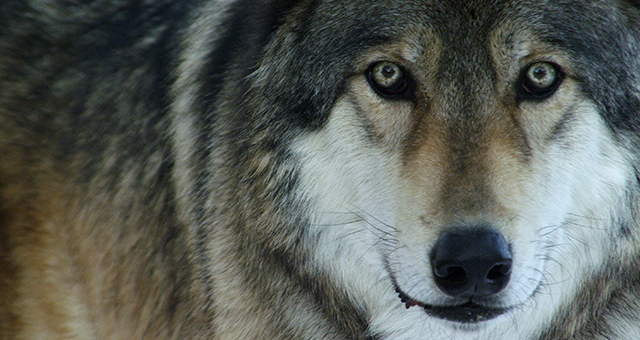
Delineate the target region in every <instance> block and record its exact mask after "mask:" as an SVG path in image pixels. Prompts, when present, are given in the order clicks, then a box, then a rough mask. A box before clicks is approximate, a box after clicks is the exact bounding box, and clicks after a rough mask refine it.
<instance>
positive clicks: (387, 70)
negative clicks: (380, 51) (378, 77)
mask: <svg viewBox="0 0 640 340" xmlns="http://www.w3.org/2000/svg"><path fill="white" fill-rule="evenodd" d="M395 73H396V70H395V69H394V68H393V67H392V66H391V65H385V66H384V67H383V68H382V75H383V76H385V77H386V78H393V76H394V75H395Z"/></svg>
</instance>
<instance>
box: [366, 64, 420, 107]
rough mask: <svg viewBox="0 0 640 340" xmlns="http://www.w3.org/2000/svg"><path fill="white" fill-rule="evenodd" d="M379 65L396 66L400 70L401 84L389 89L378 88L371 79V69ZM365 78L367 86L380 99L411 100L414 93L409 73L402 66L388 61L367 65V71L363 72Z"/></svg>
mask: <svg viewBox="0 0 640 340" xmlns="http://www.w3.org/2000/svg"><path fill="white" fill-rule="evenodd" d="M381 63H391V64H394V65H396V66H398V67H399V68H400V70H402V74H403V77H402V82H401V83H400V84H398V85H395V86H392V87H390V88H389V89H386V88H383V87H381V86H379V85H378V84H377V83H376V81H375V80H374V79H373V69H374V68H375V67H376V66H377V65H379V64H381ZM364 74H365V78H367V82H368V83H369V86H370V87H371V88H372V89H373V90H374V91H375V92H376V93H377V94H378V95H379V96H381V97H383V98H385V99H388V100H407V99H411V98H412V97H413V92H414V88H415V85H414V82H413V80H412V78H411V76H410V75H409V73H408V72H407V69H406V68H404V67H402V65H400V64H398V63H396V62H393V61H390V60H379V61H376V62H373V63H371V65H369V67H368V68H367V70H366V71H365V73H364Z"/></svg>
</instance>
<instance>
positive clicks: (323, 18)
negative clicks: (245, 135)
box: [219, 1, 640, 130]
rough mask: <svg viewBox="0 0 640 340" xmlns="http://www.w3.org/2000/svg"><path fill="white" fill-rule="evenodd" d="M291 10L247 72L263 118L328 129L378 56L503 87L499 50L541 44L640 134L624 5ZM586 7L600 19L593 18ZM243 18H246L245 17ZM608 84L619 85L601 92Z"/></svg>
mask: <svg viewBox="0 0 640 340" xmlns="http://www.w3.org/2000/svg"><path fill="white" fill-rule="evenodd" d="M240 3H241V2H240ZM239 6H240V5H239ZM290 6H291V7H290V8H285V9H284V11H283V12H286V13H294V15H289V16H287V17H286V19H285V18H284V17H283V18H282V20H281V19H279V18H278V17H277V15H276V18H275V19H274V20H273V22H271V23H270V24H273V23H275V24H273V25H271V26H269V27H271V28H272V29H273V30H274V31H273V33H272V34H270V35H263V36H264V37H265V40H263V41H262V43H263V46H262V47H261V48H262V51H263V52H264V54H263V57H262V58H261V60H256V61H255V62H256V64H255V65H253V66H252V67H249V68H248V69H251V70H256V69H257V71H256V72H255V73H254V74H253V75H254V77H253V82H254V83H253V84H252V86H251V91H250V95H249V96H248V97H249V98H251V97H253V98H257V99H254V104H256V106H259V107H262V108H263V109H261V110H257V111H258V112H259V114H260V115H262V116H263V117H262V119H269V118H274V119H276V120H286V121H287V122H288V124H291V121H292V120H293V121H295V122H297V123H298V124H300V125H301V126H302V127H306V128H314V127H318V126H321V125H322V124H323V123H324V122H325V121H326V118H327V116H328V113H329V111H330V109H331V107H332V104H333V102H334V101H335V100H336V98H337V97H338V96H339V95H340V94H341V93H342V92H343V91H344V89H345V86H346V79H347V78H348V77H349V76H352V75H354V74H358V73H360V72H362V68H363V65H362V59H363V58H364V57H363V56H364V55H366V54H367V53H371V52H372V51H376V50H378V51H385V52H386V55H387V57H390V56H394V57H398V58H399V59H403V58H408V59H413V60H408V62H410V61H418V63H417V65H416V67H418V70H417V71H416V73H419V72H424V71H425V70H424V69H420V67H424V66H434V65H433V64H435V66H434V68H433V69H430V70H428V71H433V72H435V75H434V76H433V77H434V78H435V79H438V80H439V81H448V82H457V84H456V86H460V85H462V86H476V87H477V86H479V85H472V84H487V86H489V84H490V83H495V78H496V77H497V73H498V72H499V70H496V69H497V68H500V67H506V65H496V64H495V60H494V59H492V56H491V53H492V49H493V50H495V47H496V46H495V45H497V46H498V48H501V49H503V50H508V51H510V52H511V53H513V54H512V55H510V57H513V58H515V57H519V55H518V53H522V52H523V51H519V49H523V48H524V49H525V51H524V53H527V52H526V49H527V48H530V49H534V48H535V46H531V44H536V43H537V44H545V45H547V46H552V47H549V49H557V50H558V51H561V52H562V53H565V54H566V55H567V57H568V58H569V61H570V63H571V66H572V68H573V69H574V70H576V74H575V77H576V78H577V79H578V80H579V81H580V82H581V86H582V87H583V91H584V93H585V94H586V95H587V96H589V97H590V99H591V100H593V101H594V102H595V103H596V104H597V105H598V106H599V107H600V108H601V109H603V110H602V111H603V112H609V113H610V115H609V116H608V117H606V118H607V122H608V123H609V124H610V125H611V126H612V127H613V128H621V129H625V130H635V129H637V127H638V126H640V124H638V122H636V121H629V120H630V119H634V120H635V119H637V118H635V117H634V115H630V114H627V113H629V112H632V111H633V110H634V109H636V108H637V107H638V106H640V105H636V104H633V103H636V102H637V101H636V100H635V99H634V98H632V96H631V94H629V93H625V92H624V90H622V89H627V88H633V86H630V85H632V84H630V83H631V82H634V81H636V80H635V79H636V78H637V75H636V74H635V73H637V72H636V70H637V69H638V65H637V64H638V60H640V58H638V56H637V51H636V52H635V54H633V53H634V52H633V51H631V52H628V53H625V54H621V53H616V52H615V51H620V50H625V48H624V46H629V45H634V44H637V42H635V41H631V40H633V39H637V38H636V37H637V34H635V36H634V34H632V33H633V31H636V30H638V28H637V27H632V26H631V25H630V24H629V23H628V22H627V21H626V20H625V19H624V13H625V11H626V10H627V9H626V8H625V4H624V3H622V2H612V1H564V2H562V3H555V2H545V3H540V2H536V1H446V2H442V1H403V2H389V1H377V2H375V3H373V2H362V1H339V2H336V1H329V2H308V3H307V2H304V3H302V4H296V5H290ZM585 6H596V7H599V8H600V10H598V11H585V10H584V7H585ZM253 10H254V11H258V12H259V11H261V10H260V9H256V8H254V9H253ZM238 13H241V14H240V15H246V10H245V11H238ZM296 13H297V15H296ZM231 21H232V20H230V22H231ZM239 33H240V35H242V34H246V35H249V34H252V33H251V30H250V29H247V28H243V29H242V30H240V31H238V30H236V31H234V30H230V31H229V32H228V34H233V35H238V34H239ZM523 40H526V41H523ZM527 44H529V45H527ZM492 45H493V46H492ZM223 47H225V46H223ZM223 47H219V48H223ZM627 50H628V49H627ZM407 51H411V52H410V53H409V55H408V54H407V53H406V52H407ZM283 52H284V53H283ZM411 54H412V55H411ZM435 55H437V56H438V58H434V56H435ZM520 57H521V56H520ZM245 59H246V58H245ZM429 63H431V64H432V65H429ZM478 77H480V78H478ZM279 79H280V80H279ZM281 79H287V80H288V81H281ZM478 80H482V81H481V82H480V83H478ZM603 83H606V84H608V85H610V86H608V87H603V86H599V84H603ZM470 90H471V91H474V90H475V91H476V92H478V91H479V90H482V89H470ZM251 93H253V94H254V96H251ZM260 98H262V100H260ZM622 103H625V104H622ZM630 103H631V104H630ZM630 105H631V106H633V107H629V106H630ZM292 112H295V113H296V116H295V117H291V113H292ZM265 116H266V117H265ZM269 120H270V119H269Z"/></svg>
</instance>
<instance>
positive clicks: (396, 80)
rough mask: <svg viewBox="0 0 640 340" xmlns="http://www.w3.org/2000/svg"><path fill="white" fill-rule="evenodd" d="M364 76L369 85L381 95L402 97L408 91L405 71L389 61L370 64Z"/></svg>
mask: <svg viewBox="0 0 640 340" xmlns="http://www.w3.org/2000/svg"><path fill="white" fill-rule="evenodd" d="M366 76H367V80H368V81H369V84H370V85H371V87H372V88H373V89H374V90H375V91H376V92H377V93H378V94H380V95H381V96H383V97H402V96H405V95H406V94H407V93H408V92H409V80H408V78H407V75H406V72H405V71H404V70H403V69H402V67H400V66H398V65H397V64H395V63H392V62H390V61H381V62H377V63H375V64H373V65H371V66H370V67H369V69H368V70H367V73H366Z"/></svg>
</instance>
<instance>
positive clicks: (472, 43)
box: [292, 3, 638, 339]
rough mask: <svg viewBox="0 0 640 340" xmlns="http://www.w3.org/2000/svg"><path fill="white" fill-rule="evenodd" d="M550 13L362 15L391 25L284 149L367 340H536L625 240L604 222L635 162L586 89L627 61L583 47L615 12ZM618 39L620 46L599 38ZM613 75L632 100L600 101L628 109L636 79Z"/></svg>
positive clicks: (527, 9) (622, 195) (613, 221)
mask: <svg viewBox="0 0 640 340" xmlns="http://www.w3.org/2000/svg"><path fill="white" fill-rule="evenodd" d="M494 5H495V4H494ZM565 5H566V6H560V5H558V6H557V7H554V6H551V5H549V4H546V5H544V6H543V5H535V4H524V3H518V4H517V5H515V4H508V5H507V4H504V3H501V4H500V5H496V6H493V7H491V6H487V7H483V6H481V5H477V6H475V5H472V4H468V5H461V4H458V5H453V4H438V5H430V4H423V6H424V7H420V9H418V8H413V12H409V11H407V12H403V11H402V10H403V8H401V9H395V12H393V14H395V15H394V16H391V15H389V16H386V17H385V16H384V15H381V16H377V17H376V20H378V21H380V22H384V24H381V27H392V26H393V24H398V22H402V23H404V24H406V25H407V26H403V28H402V29H399V30H398V33H397V35H393V34H394V33H395V32H394V33H390V34H391V35H393V38H388V39H381V40H383V41H384V42H382V43H380V44H376V45H374V46H368V47H367V48H366V49H365V50H364V51H363V52H362V53H361V54H359V55H358V57H357V58H354V59H355V61H354V63H353V65H352V66H351V67H352V69H351V70H350V72H349V77H348V80H347V82H346V85H345V90H344V92H343V93H341V94H340V95H339V96H338V99H337V101H336V104H335V105H334V107H333V108H332V110H331V113H330V115H329V116H328V118H327V122H326V125H325V126H323V127H322V128H320V129H318V130H317V131H314V132H312V133H309V134H305V135H303V136H301V137H298V138H297V139H296V141H295V142H294V143H292V145H293V148H294V150H296V151H295V153H294V154H295V155H296V156H297V157H299V159H300V164H302V169H303V170H302V171H301V172H302V180H301V185H300V187H301V190H302V191H304V193H305V194H304V195H305V197H306V198H307V199H308V200H309V202H310V203H309V204H310V205H311V207H312V208H310V211H311V214H312V217H313V218H312V221H313V222H312V226H313V229H312V230H313V233H314V235H315V237H316V238H318V239H320V240H321V241H319V242H318V243H317V244H316V248H315V249H312V250H313V251H315V254H316V255H315V256H316V258H317V260H318V262H319V263H322V264H323V265H324V266H326V268H329V269H327V270H329V271H331V272H335V273H337V274H335V275H336V276H337V278H338V279H340V280H343V281H344V282H345V284H346V285H347V286H349V287H352V289H353V291H354V292H355V291H357V292H358V294H356V299H357V300H359V301H361V302H362V303H363V304H365V308H367V310H368V311H369V312H370V313H371V314H372V325H373V327H372V329H373V330H374V332H376V331H378V332H380V333H381V334H396V335H397V337H394V336H392V338H394V339H395V338H402V339H404V338H407V339H408V338H419V337H420V336H421V335H420V334H425V332H429V330H433V329H440V331H439V332H440V333H439V334H441V335H434V337H433V338H447V337H454V338H464V335H463V334H467V333H464V332H463V331H462V330H483V331H481V332H480V333H477V334H476V335H473V336H472V335H466V336H471V337H474V338H478V336H479V337H480V338H482V339H485V338H486V339H495V338H498V337H505V336H506V338H511V336H510V335H508V334H509V333H508V332H509V331H508V329H510V327H513V324H514V323H515V324H517V325H518V329H519V332H521V333H519V334H528V333H535V330H536V329H539V328H541V327H542V326H541V325H542V324H544V322H545V321H547V320H548V318H549V315H550V314H556V313H559V312H560V310H561V308H562V306H564V305H565V304H567V303H569V304H571V303H574V302H571V301H573V300H572V298H571V297H570V296H576V295H578V296H579V295H580V294H583V293H581V289H584V287H583V286H582V284H583V282H584V280H585V279H590V278H592V277H594V276H597V275H598V274H597V273H598V272H599V271H601V270H603V268H602V266H603V265H604V266H607V265H608V263H609V261H612V260H613V261H617V260H616V259H615V258H616V257H617V256H619V253H618V252H619V248H618V247H619V246H620V244H623V243H626V242H628V241H629V240H631V239H633V238H635V236H631V235H629V234H627V232H625V231H623V230H622V229H620V228H621V225H620V219H619V218H618V217H614V216H620V214H621V212H622V211H627V213H624V214H628V212H629V211H631V210H633V209H635V208H633V205H634V204H631V205H630V202H629V196H628V195H629V190H628V189H627V188H629V187H635V186H636V182H637V179H636V178H635V173H636V171H635V170H634V166H633V162H634V161H635V160H634V158H635V156H632V153H630V150H629V149H628V145H627V146H624V144H626V142H622V141H621V140H620V138H619V137H614V136H615V135H618V134H623V135H625V136H629V135H630V131H628V130H629V127H631V129H633V131H635V127H633V126H635V123H622V121H618V120H617V119H616V118H614V117H613V116H612V115H611V113H610V112H611V111H612V110H614V111H615V109H614V108H612V107H608V106H607V104H606V103H604V102H603V99H601V98H598V96H599V95H600V94H596V93H603V92H607V91H609V90H596V91H594V88H597V87H602V86H604V83H602V81H603V79H602V77H606V76H605V75H604V74H603V73H607V72H610V71H611V70H612V68H618V66H616V65H619V64H623V63H631V64H630V65H629V66H628V67H629V68H634V69H635V68H636V67H637V57H633V58H636V60H633V58H631V59H629V60H622V59H624V58H625V57H622V56H621V57H618V58H616V61H615V62H613V61H611V59H608V58H609V57H611V56H610V55H608V52H607V49H608V48H607V46H610V45H607V44H603V42H602V41H600V39H599V38H594V37H586V36H588V35H596V36H597V35H600V34H604V32H609V31H610V28H607V26H615V25H620V22H621V21H620V18H618V19H614V18H615V17H616V16H618V15H619V14H613V17H609V18H600V17H598V18H593V17H589V19H587V18H586V17H582V15H583V14H581V12H579V11H578V10H579V9H581V7H580V6H586V5H581V4H579V3H573V4H565ZM601 5H604V4H601ZM572 6H573V7H572ZM400 7H402V6H400ZM407 7H410V8H412V6H409V5H408V6H407ZM387 17H388V18H389V19H387ZM385 20H389V21H391V22H392V24H389V23H388V22H386V21H385ZM394 20H395V21H394ZM556 20H562V21H563V23H562V24H557V23H556ZM574 20H575V21H574ZM587 20H588V22H589V23H590V25H593V23H594V22H595V23H597V25H593V26H589V27H586V26H583V25H582V24H580V23H581V22H584V21H587ZM612 20H613V21H612ZM570 22H571V23H570ZM574 26H575V27H574ZM569 30H573V31H575V32H581V33H579V34H577V35H578V36H577V37H575V36H571V34H570V31H569ZM618 30H619V32H625V31H626V30H627V29H625V28H618ZM380 31H384V30H383V29H382V28H381V29H380ZM587 32H589V33H587ZM627 32H628V31H627ZM625 34H627V33H621V35H625ZM634 34H636V36H637V33H634ZM625 39H636V38H629V36H626V37H623V36H620V37H617V38H616V39H615V40H613V41H621V40H622V41H624V40H625ZM611 41H612V40H608V42H611ZM634 44H635V43H634ZM586 46H591V48H586ZM598 53H604V54H607V56H599V57H593V56H590V55H593V54H598ZM588 60H591V62H589V61H588ZM605 60H607V61H606V62H604V61H605ZM600 62H603V63H600ZM609 81H611V80H609ZM620 81H622V82H629V85H627V86H631V87H630V88H633V90H631V91H632V92H633V93H634V94H631V93H627V95H630V96H629V97H625V99H620V100H616V99H613V102H616V101H618V102H619V103H620V104H622V102H626V103H627V104H622V105H623V106H624V105H632V106H635V105H637V102H638V97H637V92H636V91H637V90H636V89H637V85H633V84H635V83H636V81H635V80H633V79H632V78H631V79H618V80H616V81H615V82H616V83H619V82H620ZM594 82H596V83H599V85H598V84H596V83H594ZM607 82H608V81H607ZM605 87H606V86H605ZM611 91H618V90H614V89H611ZM604 101H608V99H604ZM620 109H621V110H625V109H624V108H623V107H620ZM626 119H630V120H635V118H632V117H629V118H626ZM626 119H625V120H626ZM620 123H622V124H620ZM615 125H619V126H615ZM620 125H625V126H627V129H625V128H623V127H622V126H620ZM625 138H627V137H625ZM633 139H635V138H633ZM632 143H633V142H632ZM634 191H635V190H634ZM624 224H625V223H622V226H623V225H624ZM623 228H624V227H623ZM625 234H626V236H623V235H625ZM629 237H630V238H629ZM617 249H618V250H617ZM334 259H340V261H339V262H337V263H336V262H335V261H333V260H334ZM603 263H607V264H603ZM405 307H406V308H405ZM524 320H527V321H526V322H525V321H524ZM459 331H460V332H462V333H458V332H459ZM503 332H504V333H503ZM470 334H475V333H470Z"/></svg>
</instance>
